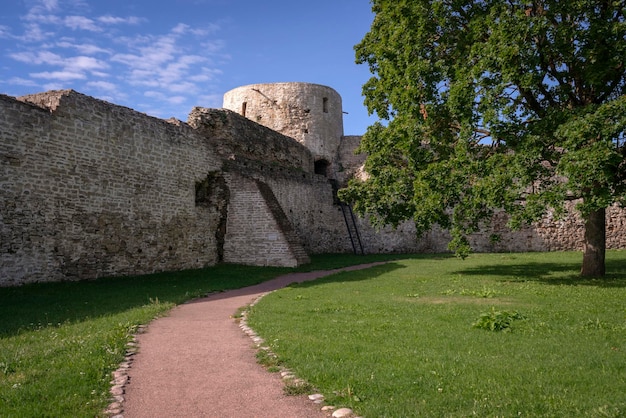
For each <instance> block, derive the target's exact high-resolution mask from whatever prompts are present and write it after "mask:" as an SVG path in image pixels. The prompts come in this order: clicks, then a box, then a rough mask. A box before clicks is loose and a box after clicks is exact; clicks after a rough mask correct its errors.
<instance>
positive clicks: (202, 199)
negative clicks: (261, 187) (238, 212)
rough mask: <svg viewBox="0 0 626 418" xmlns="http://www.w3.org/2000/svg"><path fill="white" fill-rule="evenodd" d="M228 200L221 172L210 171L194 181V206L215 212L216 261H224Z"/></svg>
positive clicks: (228, 196) (228, 191)
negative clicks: (202, 177) (204, 176)
mask: <svg viewBox="0 0 626 418" xmlns="http://www.w3.org/2000/svg"><path fill="white" fill-rule="evenodd" d="M229 201H230V190H229V189H228V185H227V184H226V179H225V178H224V176H223V175H222V173H221V172H219V171H211V172H209V173H208V174H207V176H206V178H204V179H202V180H200V181H196V206H198V207H201V208H205V209H209V210H215V211H216V212H217V228H216V229H215V243H216V250H217V261H218V262H222V261H224V243H225V237H226V221H227V219H228V203H229Z"/></svg>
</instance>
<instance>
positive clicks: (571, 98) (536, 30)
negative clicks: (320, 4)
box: [342, 0, 626, 276]
mask: <svg viewBox="0 0 626 418" xmlns="http://www.w3.org/2000/svg"><path fill="white" fill-rule="evenodd" d="M625 3H626V2H624V1H610V0H604V1H602V0H600V1H598V0H596V1H592V0H526V1H523V0H477V1H472V0H372V10H373V12H374V13H375V17H374V21H373V23H372V26H371V29H370V31H369V32H368V33H367V34H366V35H365V37H364V38H363V40H362V41H361V42H360V43H359V44H358V45H356V46H355V51H356V57H357V63H360V64H367V65H369V68H370V71H371V72H372V74H373V77H372V78H370V80H369V81H368V82H367V83H366V84H365V85H364V87H363V94H364V97H365V104H366V106H367V107H368V109H369V111H370V113H376V114H377V115H378V117H379V119H381V122H382V123H381V122H377V123H375V124H374V125H373V126H371V127H369V128H368V130H367V133H366V134H365V136H364V138H363V140H362V143H361V147H360V150H361V151H363V152H365V153H367V160H366V166H365V168H366V171H367V173H368V175H369V178H368V179H367V180H365V181H352V182H351V183H350V185H349V186H348V188H346V189H344V190H343V191H342V196H343V198H344V199H346V200H350V201H352V202H353V203H354V204H355V209H356V210H357V211H358V212H360V213H362V214H365V213H367V214H369V215H371V216H372V219H373V221H374V222H375V223H377V224H379V225H383V224H391V225H397V224H398V223H400V222H402V221H404V220H409V219H413V220H414V221H415V224H416V226H417V229H418V233H421V232H425V231H427V230H428V229H430V228H431V227H432V226H433V225H434V224H439V225H441V226H442V227H444V228H446V229H449V230H450V231H451V233H452V241H451V243H450V248H451V249H453V250H455V251H457V252H459V253H461V254H465V253H467V251H469V246H468V240H467V236H468V235H469V234H471V233H472V232H475V231H476V230H478V229H479V228H480V227H481V225H483V224H484V222H485V221H487V220H489V219H490V218H491V217H492V215H493V213H494V211H502V210H504V211H506V212H507V213H508V214H510V226H512V227H519V226H520V225H522V224H524V223H528V222H532V221H534V220H537V219H539V218H541V217H542V216H544V215H545V214H546V213H547V211H552V212H553V213H555V214H556V215H559V214H563V213H564V210H565V202H567V201H572V200H574V201H576V202H578V204H577V205H576V208H577V209H578V210H579V211H580V214H581V215H582V217H583V219H584V222H585V236H584V239H585V248H584V255H583V263H582V270H581V273H582V274H583V275H586V276H602V275H604V272H605V262H604V261H605V260H604V258H605V248H606V242H605V229H606V228H605V223H606V221H605V212H606V208H607V207H609V206H610V205H611V204H614V203H616V202H619V203H624V201H625V200H626V138H625V137H624V129H625V127H626V97H625V96H624V94H625V93H626V91H625V90H626V80H625V74H626V67H625V64H626V20H625V14H626V4H625Z"/></svg>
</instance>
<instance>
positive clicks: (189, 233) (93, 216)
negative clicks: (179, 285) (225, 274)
mask: <svg viewBox="0 0 626 418" xmlns="http://www.w3.org/2000/svg"><path fill="white" fill-rule="evenodd" d="M0 135H1V137H0V266H1V267H0V285H11V284H18V283H28V282H37V281H52V280H63V279H72V278H81V279H83V278H95V277H101V276H115V275H125V274H142V273H150V272H154V271H167V270H180V269H184V268H193V267H203V266H206V265H210V264H213V263H215V262H216V259H217V251H216V238H215V230H216V228H217V225H218V224H219V218H220V216H222V215H221V214H219V213H218V211H217V210H216V209H215V208H213V207H210V206H208V207H207V206H196V202H195V184H196V183H197V182H198V181H201V180H202V179H204V178H206V177H207V173H209V172H211V171H214V170H219V168H220V167H221V161H220V160H219V159H218V158H217V157H216V156H215V153H214V152H212V150H211V147H210V146H209V144H208V142H207V141H206V140H205V139H204V138H202V137H201V136H199V135H197V133H196V132H195V131H194V130H193V129H191V128H190V127H188V126H186V125H185V124H182V123H178V124H175V123H168V122H166V121H164V120H160V119H156V118H152V117H149V116H147V115H145V114H142V113H139V112H136V111H133V110H131V109H128V108H125V107H121V106H115V105H112V104H109V103H106V102H103V101H100V100H96V99H93V98H91V97H88V96H84V95H82V94H79V93H77V92H74V91H71V90H68V91H54V92H47V93H42V94H38V95H31V96H26V97H23V98H21V99H20V100H16V99H15V98H11V97H8V96H0Z"/></svg>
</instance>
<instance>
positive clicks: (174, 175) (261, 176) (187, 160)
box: [0, 83, 626, 286]
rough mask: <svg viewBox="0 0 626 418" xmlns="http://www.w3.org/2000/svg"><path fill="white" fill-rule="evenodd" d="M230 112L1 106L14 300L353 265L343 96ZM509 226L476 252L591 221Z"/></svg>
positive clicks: (619, 220) (55, 101)
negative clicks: (46, 289) (225, 270)
mask: <svg viewBox="0 0 626 418" xmlns="http://www.w3.org/2000/svg"><path fill="white" fill-rule="evenodd" d="M225 107H227V108H230V109H231V110H226V109H222V110H218V109H205V108H200V107H198V108H194V109H193V110H192V111H191V113H190V115H189V118H188V121H187V122H186V123H185V122H181V121H177V120H167V121H166V120H161V119H157V118H153V117H150V116H147V115H145V114H142V113H139V112H136V111H134V110H132V109H128V108H125V107H122V106H117V105H113V104H110V103H107V102H104V101H101V100H97V99H94V98H91V97H88V96H85V95H82V94H80V93H77V92H75V91H71V90H66V91H52V92H46V93H41V94H36V95H30V96H25V97H21V98H13V97H9V96H3V95H0V285H4V286H6V285H16V284H23V283H29V282H37V281H55V280H65V279H89V278H95V277H101V276H116V275H129V274H143V273H150V272H155V271H171V270H180V269H187V268H198V267H203V266H208V265H213V264H215V263H217V262H220V261H224V262H232V263H245V264H256V265H282V266H295V265H298V264H302V263H305V262H307V261H308V256H307V253H308V254H311V253H324V252H349V251H351V250H352V248H351V244H350V240H349V238H348V235H347V232H346V227H345V224H344V220H343V216H342V213H341V210H340V207H339V206H337V205H336V200H335V196H334V195H333V187H332V185H331V183H330V181H329V178H331V179H334V180H335V181H337V182H338V183H340V184H345V182H346V181H347V179H348V178H349V177H351V176H353V175H359V173H361V172H362V164H363V161H364V156H363V155H355V154H354V149H355V148H356V146H357V145H358V143H359V140H360V137H356V136H351V137H344V136H343V127H342V122H341V98H340V97H339V95H338V94H337V93H336V92H335V91H334V90H332V89H330V88H328V87H325V86H319V85H314V84H308V83H277V84H258V85H252V86H244V87H240V88H238V89H235V90H233V91H232V92H229V93H227V94H226V95H225ZM257 122H258V123H257ZM264 125H266V126H264ZM277 131H281V132H282V133H280V132H277ZM607 221H608V227H607V244H608V247H609V248H626V215H625V213H624V211H623V210H621V209H618V208H611V209H610V211H609V212H608V215H607ZM503 223H504V219H503V218H496V219H494V222H493V224H492V225H491V227H490V228H487V229H486V230H485V231H483V232H481V233H480V234H476V235H475V236H474V237H473V242H474V245H475V248H476V249H477V250H478V251H522V250H531V251H543V250H564V249H579V248H580V247H581V244H582V223H581V221H580V219H578V218H577V217H576V216H570V217H569V218H567V219H565V220H562V221H556V222H555V221H554V220H552V219H550V218H546V219H545V220H544V221H543V222H540V223H538V224H537V225H535V226H533V227H529V228H526V229H524V230H522V231H519V232H516V233H511V232H508V231H507V230H505V229H504V228H503ZM358 224H359V227H360V230H361V235H362V238H363V244H364V246H365V251H366V252H416V251H424V252H441V251H446V244H447V235H446V232H445V231H439V230H437V229H435V230H433V231H430V232H429V233H428V234H426V235H425V236H424V237H423V238H421V239H420V240H416V239H415V235H414V228H412V226H411V225H410V224H409V223H406V224H403V225H401V226H400V228H399V229H398V230H397V231H391V230H383V231H375V230H374V229H372V228H371V227H370V226H369V224H368V223H367V221H366V220H364V219H360V220H359V221H358ZM494 232H499V233H501V234H502V239H501V240H500V241H499V242H498V243H493V242H491V241H490V240H489V237H490V236H491V234H492V233H494Z"/></svg>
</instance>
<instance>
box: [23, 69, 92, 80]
mask: <svg viewBox="0 0 626 418" xmlns="http://www.w3.org/2000/svg"><path fill="white" fill-rule="evenodd" d="M29 75H30V76H31V77H33V78H43V79H46V80H59V81H69V80H84V79H85V78H87V77H86V76H85V75H84V74H82V73H77V72H74V71H44V72H41V73H30V74H29Z"/></svg>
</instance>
